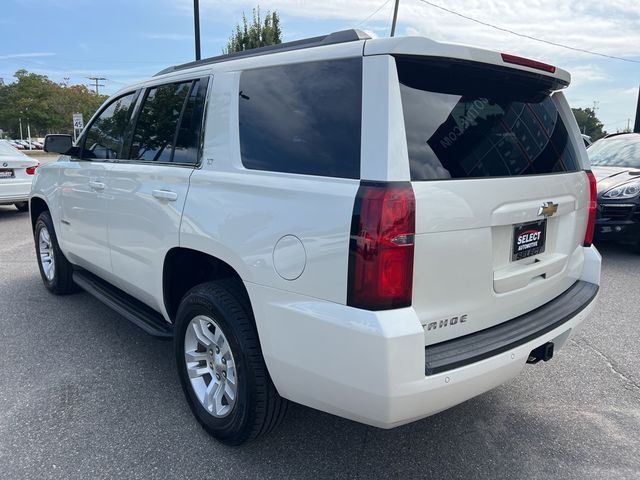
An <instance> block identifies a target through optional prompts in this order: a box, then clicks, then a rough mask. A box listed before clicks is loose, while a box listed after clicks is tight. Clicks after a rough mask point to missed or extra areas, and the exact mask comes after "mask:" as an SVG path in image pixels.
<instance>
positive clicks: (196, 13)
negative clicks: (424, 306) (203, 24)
mask: <svg viewBox="0 0 640 480" xmlns="http://www.w3.org/2000/svg"><path fill="white" fill-rule="evenodd" d="M193 28H194V30H195V36H196V61H197V60H200V5H199V0H193Z"/></svg>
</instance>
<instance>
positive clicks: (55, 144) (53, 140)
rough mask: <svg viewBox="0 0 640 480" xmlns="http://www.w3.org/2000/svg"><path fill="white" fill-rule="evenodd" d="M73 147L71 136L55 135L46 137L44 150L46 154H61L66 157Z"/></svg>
mask: <svg viewBox="0 0 640 480" xmlns="http://www.w3.org/2000/svg"><path fill="white" fill-rule="evenodd" d="M72 146H73V141H72V140H71V135H65V134H54V135H47V136H46V137H44V148H43V150H44V151H45V152H49V153H60V154H62V155H64V154H66V153H67V152H68V151H69V150H71V147H72Z"/></svg>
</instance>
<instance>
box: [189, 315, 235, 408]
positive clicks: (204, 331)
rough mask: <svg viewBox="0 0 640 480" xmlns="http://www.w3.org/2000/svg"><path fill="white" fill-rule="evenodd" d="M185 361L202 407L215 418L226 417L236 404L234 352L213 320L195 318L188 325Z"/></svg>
mask: <svg viewBox="0 0 640 480" xmlns="http://www.w3.org/2000/svg"><path fill="white" fill-rule="evenodd" d="M184 359H185V362H186V364H187V373H188V375H189V381H190V382H191V387H192V388H193V391H194V392H195V394H196V397H198V400H199V401H200V403H201V404H202V406H203V407H204V408H205V409H206V410H207V411H208V412H209V413H210V414H211V415H213V416H214V417H218V418H222V417H226V416H227V415H228V414H229V413H230V412H231V410H232V409H233V406H234V405H235V403H236V398H237V393H238V381H237V380H238V379H237V376H236V365H235V362H234V360H233V352H232V351H231V347H230V346H229V342H228V341H227V337H225V335H224V333H223V332H222V329H221V328H220V327H219V326H218V324H217V323H216V322H215V320H213V319H212V318H210V317H207V316H205V315H198V316H197V317H195V318H193V319H192V320H191V322H189V325H188V326H187V331H186V333H185V337H184Z"/></svg>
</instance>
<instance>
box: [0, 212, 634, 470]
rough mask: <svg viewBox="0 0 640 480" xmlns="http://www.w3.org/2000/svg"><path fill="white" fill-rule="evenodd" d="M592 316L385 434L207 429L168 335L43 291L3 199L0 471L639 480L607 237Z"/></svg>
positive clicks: (627, 281) (326, 423)
mask: <svg viewBox="0 0 640 480" xmlns="http://www.w3.org/2000/svg"><path fill="white" fill-rule="evenodd" d="M601 251H602V254H603V279H602V289H601V295H600V299H599V304H598V306H597V311H596V313H595V314H594V315H593V316H592V317H591V318H590V320H589V321H588V324H587V326H586V327H585V328H584V330H583V331H582V332H581V334H580V335H579V336H578V337H577V338H576V339H575V340H574V341H572V342H571V343H570V344H569V345H568V346H567V347H566V348H565V349H564V350H563V351H562V352H561V353H559V354H558V355H557V356H556V357H555V358H554V359H553V360H552V361H551V362H549V363H546V364H538V365H535V366H528V367H527V368H526V369H525V370H524V372H523V374H522V375H521V376H520V377H518V378H517V379H515V380H514V381H512V382H510V383H508V384H506V385H503V386H501V387H499V388H497V389H495V390H493V391H491V392H489V393H486V394H484V395H482V396H480V397H477V398H475V399H472V400H470V401H468V402H466V403H464V404H462V405H459V406H457V407H454V408H452V409H450V410H448V411H445V412H443V413H441V414H438V415H435V416H433V417H430V418H427V419H425V420H422V421H419V422H416V423H413V424H411V425H407V426H404V427H400V428H397V429H394V430H389V431H384V430H378V429H375V428H372V427H367V426H364V425H360V424H357V423H354V422H350V421H347V420H343V419H340V418H337V417H333V416H331V415H327V414H324V413H321V412H317V411H314V410H311V409H308V408H305V407H302V406H298V405H293V406H292V407H291V408H290V410H289V414H288V417H287V419H286V421H285V423H284V425H283V426H282V427H281V428H279V429H278V430H277V431H276V432H274V433H273V434H271V435H270V436H267V437H264V438H263V439H261V440H259V441H257V442H255V443H252V444H249V445H247V446H244V447H241V448H229V447H225V446H222V445H220V444H218V443H217V442H216V441H214V440H213V439H211V438H210V437H209V436H207V435H206V434H205V433H204V431H203V430H202V429H201V428H200V427H199V425H198V424H197V422H196V421H195V419H194V418H193V417H192V415H191V413H190V411H189V409H188V407H187V404H186V402H185V401H184V399H183V395H182V391H181V390H180V386H179V384H178V379H177V374H176V372H175V367H174V363H173V356H172V348H171V344H170V343H169V342H164V341H160V340H156V339H154V338H152V337H149V336H147V335H146V334H144V333H143V332H142V331H140V330H138V329H137V328H136V327H134V326H132V325H131V324H129V323H127V322H126V321H125V320H124V319H123V318H122V317H120V316H119V315H117V314H116V313H114V312H112V311H111V310H109V309H108V308H107V307H105V306H103V305H102V304H101V303H99V302H98V301H97V300H94V299H93V298H92V297H90V296H89V295H88V294H86V293H78V294H75V295H72V296H69V297H65V298H60V297H55V296H53V295H50V294H49V293H48V292H47V291H46V290H45V289H44V287H43V286H42V284H41V281H40V278H39V275H38V270H37V266H36V263H35V255H34V248H33V241H32V237H31V231H30V224H29V217H28V214H23V213H19V212H18V211H17V210H16V209H15V208H13V207H2V206H0V358H1V361H0V478H7V479H19V478H96V477H98V478H113V477H116V476H117V477H123V478H218V479H224V478H234V479H239V478H367V479H368V478H385V477H386V478H450V479H454V478H455V479H468V478H469V479H470V478H474V479H477V478H488V479H489V478H490V479H495V478H518V479H522V478H529V479H547V478H563V479H574V478H575V479H584V478H616V479H622V478H628V479H632V478H633V479H637V478H640V373H639V372H640V360H639V358H640V342H639V341H638V339H639V338H640V335H639V334H638V331H639V328H638V323H639V322H640V314H639V313H640V309H639V308H638V307H639V305H640V297H639V296H640V255H637V254H635V253H632V252H631V251H630V250H628V249H627V248H624V247H619V246H613V245H612V246H609V245H604V246H602V248H601Z"/></svg>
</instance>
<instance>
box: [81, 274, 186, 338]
mask: <svg viewBox="0 0 640 480" xmlns="http://www.w3.org/2000/svg"><path fill="white" fill-rule="evenodd" d="M73 281H74V282H76V284H78V286H80V287H81V288H82V289H83V290H85V291H86V292H88V293H90V294H91V295H93V296H94V297H96V298H97V299H98V300H100V301H101V302H103V303H104V304H106V305H107V306H109V307H111V308H112V309H113V310H115V311H116V312H118V313H119V314H120V315H122V316H123V317H124V318H126V319H127V320H129V321H130V322H131V323H133V324H134V325H136V326H138V327H140V328H141V329H142V330H144V331H145V332H147V333H148V334H149V335H153V336H154V337H160V338H165V339H169V338H173V326H172V325H170V324H169V323H167V321H166V320H165V319H164V317H163V316H162V315H160V314H159V313H158V312H156V311H155V310H153V309H152V308H150V307H149V306H147V305H145V304H144V303H142V302H141V301H139V300H136V299H135V298H133V297H132V296H131V295H128V294H126V293H125V292H123V291H122V290H120V289H119V288H116V287H114V286H113V285H111V284H110V283H108V282H106V281H104V280H102V279H101V278H99V277H97V276H95V275H93V274H92V273H90V272H87V271H86V270H83V269H80V268H76V269H75V270H74V272H73Z"/></svg>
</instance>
